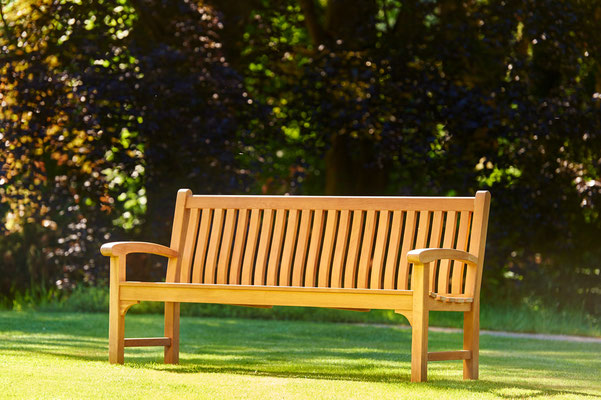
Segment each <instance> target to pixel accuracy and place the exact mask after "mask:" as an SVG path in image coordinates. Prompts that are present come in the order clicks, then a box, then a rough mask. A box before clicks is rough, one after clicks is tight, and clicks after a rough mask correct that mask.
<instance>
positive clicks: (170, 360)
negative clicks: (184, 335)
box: [165, 303, 179, 364]
mask: <svg viewBox="0 0 601 400" xmlns="http://www.w3.org/2000/svg"><path fill="white" fill-rule="evenodd" d="M165 336H166V337H168V338H171V346H165V364H178V363H179V303H165Z"/></svg>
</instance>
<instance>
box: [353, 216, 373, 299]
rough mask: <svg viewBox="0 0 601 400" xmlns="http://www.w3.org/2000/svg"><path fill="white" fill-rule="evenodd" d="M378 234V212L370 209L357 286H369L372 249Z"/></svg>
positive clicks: (361, 287) (360, 287) (366, 222)
mask: <svg viewBox="0 0 601 400" xmlns="http://www.w3.org/2000/svg"><path fill="white" fill-rule="evenodd" d="M375 234H376V212H375V211H374V210H369V211H368V212H367V215H366V216H365V229H364V231H363V243H362V244H361V255H360V257H359V269H358V272H357V288H359V289H363V288H367V287H368V286H369V275H370V272H371V264H372V258H371V256H372V254H371V253H372V250H373V245H374V236H375Z"/></svg>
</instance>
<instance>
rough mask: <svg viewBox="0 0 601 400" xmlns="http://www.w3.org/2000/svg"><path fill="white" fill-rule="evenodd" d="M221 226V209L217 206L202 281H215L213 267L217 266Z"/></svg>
mask: <svg viewBox="0 0 601 400" xmlns="http://www.w3.org/2000/svg"><path fill="white" fill-rule="evenodd" d="M222 226H223V209H222V208H218V209H216V210H215V212H214V214H213V226H212V227H211V238H210V241H209V250H208V253H207V262H206V263H205V273H204V281H203V282H204V283H215V269H216V268H217V254H218V251H219V241H220V239H221V229H222Z"/></svg>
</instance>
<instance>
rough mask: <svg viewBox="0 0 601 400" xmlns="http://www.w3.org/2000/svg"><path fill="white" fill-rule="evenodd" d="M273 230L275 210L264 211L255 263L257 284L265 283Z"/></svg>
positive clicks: (255, 280) (255, 282) (255, 281)
mask: <svg viewBox="0 0 601 400" xmlns="http://www.w3.org/2000/svg"><path fill="white" fill-rule="evenodd" d="M272 230H273V210H265V211H264V212H263V223H262V224H261V238H260V239H259V247H258V249H257V263H256V264H255V279H254V281H253V283H254V284H255V285H264V284H265V272H266V269H267V258H268V254H269V245H270V243H271V232H272Z"/></svg>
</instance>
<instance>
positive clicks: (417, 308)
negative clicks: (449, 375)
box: [411, 263, 430, 382]
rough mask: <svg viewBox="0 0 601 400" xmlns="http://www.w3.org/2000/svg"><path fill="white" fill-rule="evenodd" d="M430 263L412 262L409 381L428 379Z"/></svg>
mask: <svg viewBox="0 0 601 400" xmlns="http://www.w3.org/2000/svg"><path fill="white" fill-rule="evenodd" d="M429 276H430V263H426V264H421V263H414V264H413V282H412V290H413V316H412V322H411V328H412V329H411V382H425V381H426V380H427V379H428V319H429V310H428V296H429V292H428V290H429V289H428V288H429V283H428V281H429Z"/></svg>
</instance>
